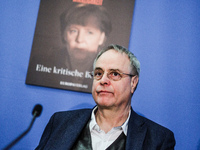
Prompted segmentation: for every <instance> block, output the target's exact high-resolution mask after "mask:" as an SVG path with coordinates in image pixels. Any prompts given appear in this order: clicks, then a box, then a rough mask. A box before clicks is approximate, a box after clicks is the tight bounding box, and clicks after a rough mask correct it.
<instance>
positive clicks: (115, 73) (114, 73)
mask: <svg viewBox="0 0 200 150" xmlns="http://www.w3.org/2000/svg"><path fill="white" fill-rule="evenodd" d="M110 74H111V75H112V76H115V77H116V76H120V74H119V73H118V72H111V73H110Z"/></svg>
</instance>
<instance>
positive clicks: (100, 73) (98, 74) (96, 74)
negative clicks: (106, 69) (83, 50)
mask: <svg viewBox="0 0 200 150" xmlns="http://www.w3.org/2000/svg"><path fill="white" fill-rule="evenodd" d="M101 75H102V72H95V73H94V76H96V77H98V76H101Z"/></svg>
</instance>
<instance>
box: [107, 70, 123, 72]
mask: <svg viewBox="0 0 200 150" xmlns="http://www.w3.org/2000/svg"><path fill="white" fill-rule="evenodd" d="M109 71H117V72H122V71H121V70H119V69H109Z"/></svg>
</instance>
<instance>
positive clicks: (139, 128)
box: [126, 108, 147, 150]
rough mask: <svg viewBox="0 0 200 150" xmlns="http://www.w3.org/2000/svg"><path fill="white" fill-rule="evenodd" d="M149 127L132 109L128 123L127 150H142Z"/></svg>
mask: <svg viewBox="0 0 200 150" xmlns="http://www.w3.org/2000/svg"><path fill="white" fill-rule="evenodd" d="M146 131H147V127H146V125H145V122H144V120H143V118H142V117H140V116H139V115H138V114H136V113H135V112H134V111H133V109H132V108H131V116H130V119H129V123H128V132H127V142H126V150H133V149H134V150H141V149H142V146H143V142H144V139H145V136H146Z"/></svg>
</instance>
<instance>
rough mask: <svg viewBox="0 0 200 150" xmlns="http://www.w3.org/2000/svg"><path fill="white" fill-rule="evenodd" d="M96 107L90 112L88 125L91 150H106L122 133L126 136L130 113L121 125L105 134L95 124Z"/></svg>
mask: <svg viewBox="0 0 200 150" xmlns="http://www.w3.org/2000/svg"><path fill="white" fill-rule="evenodd" d="M96 110H97V107H95V108H94V109H93V111H92V115H91V121H90V124H89V129H90V134H91V138H92V148H93V150H105V149H106V148H108V147H109V146H110V145H111V144H112V143H113V142H114V141H115V140H116V139H117V138H118V137H119V135H120V134H121V133H122V132H124V134H125V135H126V136H127V130H128V120H129V118H130V114H131V111H129V116H128V118H127V119H126V121H125V122H124V123H123V125H121V126H118V127H114V128H112V129H111V130H110V131H109V132H108V133H105V132H104V131H103V130H101V129H100V127H99V125H98V124H97V122H96V118H95V111H96Z"/></svg>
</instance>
